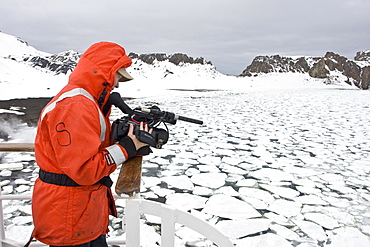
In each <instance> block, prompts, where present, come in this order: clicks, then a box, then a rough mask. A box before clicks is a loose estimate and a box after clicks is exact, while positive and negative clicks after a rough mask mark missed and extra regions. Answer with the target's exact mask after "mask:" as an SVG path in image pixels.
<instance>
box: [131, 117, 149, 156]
mask: <svg viewBox="0 0 370 247" xmlns="http://www.w3.org/2000/svg"><path fill="white" fill-rule="evenodd" d="M140 131H141V132H148V133H149V134H151V133H152V131H153V129H150V130H148V125H147V124H144V123H143V122H141V123H140ZM127 136H128V137H130V138H131V140H132V141H133V143H134V144H135V148H136V150H139V149H140V148H142V147H145V146H148V145H149V143H145V142H141V141H140V140H139V139H138V138H137V137H136V135H135V134H134V126H133V125H132V124H130V126H129V130H128V134H127Z"/></svg>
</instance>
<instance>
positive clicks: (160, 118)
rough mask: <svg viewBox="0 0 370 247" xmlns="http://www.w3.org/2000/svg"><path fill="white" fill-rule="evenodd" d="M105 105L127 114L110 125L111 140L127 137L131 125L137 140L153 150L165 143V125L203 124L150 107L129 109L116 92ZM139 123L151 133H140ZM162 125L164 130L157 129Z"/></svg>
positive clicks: (166, 134) (167, 132)
mask: <svg viewBox="0 0 370 247" xmlns="http://www.w3.org/2000/svg"><path fill="white" fill-rule="evenodd" d="M107 105H108V106H109V108H110V106H111V105H114V106H116V107H117V108H119V109H120V110H121V111H122V112H123V113H125V114H127V116H124V117H122V118H119V119H117V120H115V121H114V122H113V124H112V133H111V135H112V139H113V140H116V141H119V140H120V139H122V138H123V137H125V136H127V134H128V130H129V125H130V124H133V126H134V134H135V135H136V137H137V138H138V140H140V141H142V142H144V143H147V144H149V145H150V146H152V147H154V148H162V146H163V145H164V144H166V143H167V141H168V137H169V131H168V127H167V125H166V123H169V124H176V122H177V120H181V121H186V122H189V123H195V124H203V121H201V120H197V119H192V118H188V117H183V116H178V115H176V114H174V113H172V112H167V111H161V110H160V109H159V107H157V106H152V107H150V108H141V107H137V108H135V109H133V110H132V109H131V108H130V107H129V106H128V105H127V104H126V103H125V102H124V101H123V99H122V98H121V95H120V94H119V93H117V92H114V93H111V95H110V96H109V100H108V103H107ZM140 122H143V123H145V124H147V125H148V128H149V129H153V131H152V133H151V134H149V133H148V132H144V131H140ZM161 123H163V125H164V126H165V127H166V129H162V128H158V126H159V125H160V124H161Z"/></svg>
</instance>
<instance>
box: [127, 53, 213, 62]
mask: <svg viewBox="0 0 370 247" xmlns="http://www.w3.org/2000/svg"><path fill="white" fill-rule="evenodd" d="M129 57H131V58H132V59H134V58H136V59H140V60H141V61H143V62H145V63H147V64H153V63H154V61H159V62H161V61H169V62H170V63H173V64H175V65H180V64H184V63H190V64H210V65H212V63H211V62H209V61H206V60H205V59H204V58H203V57H198V58H193V57H189V56H188V55H186V54H183V53H175V54H172V55H167V54H165V53H148V54H136V53H133V52H131V53H130V54H129Z"/></svg>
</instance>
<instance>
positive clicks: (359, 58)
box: [240, 51, 370, 89]
mask: <svg viewBox="0 0 370 247" xmlns="http://www.w3.org/2000/svg"><path fill="white" fill-rule="evenodd" d="M272 72H279V73H285V72H294V73H308V74H309V75H310V76H311V77H313V78H320V79H325V80H326V83H331V82H332V81H335V80H339V79H338V76H337V75H336V74H338V73H339V74H341V75H343V76H344V78H346V79H345V82H347V83H348V84H353V85H356V86H357V87H359V88H361V89H369V86H370V51H363V52H357V54H356V56H355V58H354V60H349V59H347V58H346V57H343V56H340V55H338V54H336V53H334V52H327V53H326V54H325V56H323V57H299V58H293V57H282V56H279V55H274V56H258V57H256V58H254V60H253V61H252V63H251V65H249V66H248V67H247V68H246V69H245V70H244V71H243V72H242V73H241V74H240V76H258V74H261V73H272Z"/></svg>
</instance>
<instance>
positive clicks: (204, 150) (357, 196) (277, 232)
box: [0, 33, 370, 247]
mask: <svg viewBox="0 0 370 247" xmlns="http://www.w3.org/2000/svg"><path fill="white" fill-rule="evenodd" d="M4 40H5V41H6V42H8V44H9V46H8V47H9V50H11V52H12V53H11V54H14V57H15V58H16V60H17V59H18V58H20V57H22V56H23V55H25V54H37V53H38V52H37V51H35V50H33V49H32V48H30V47H28V46H26V45H25V44H24V43H20V44H18V43H17V42H19V41H17V40H16V39H14V38H12V37H7V36H6V35H4V34H2V33H0V42H5V41H4ZM14 42H15V43H14ZM12 44H14V46H12ZM0 52H3V49H0ZM13 52H14V53H13ZM6 54H9V53H6ZM6 54H5V53H0V78H1V79H0V88H1V90H0V99H1V100H6V99H13V98H26V97H41V96H42V97H51V96H53V95H54V94H55V93H56V92H57V91H59V89H60V88H61V87H62V86H64V85H65V83H66V81H67V78H68V75H59V76H54V75H53V74H49V73H45V72H42V71H41V70H37V69H35V68H31V67H29V66H26V64H23V63H20V62H19V60H17V61H15V60H13V59H10V58H8V55H6ZM135 62H136V63H134V64H133V67H132V68H131V69H129V70H130V71H129V72H130V73H131V74H133V76H134V78H135V80H134V81H131V82H127V83H125V84H122V85H121V87H120V88H119V90H118V91H119V92H120V93H121V95H122V96H126V97H133V98H135V99H134V100H130V101H128V102H127V103H128V104H129V105H130V106H132V107H136V106H139V105H141V106H142V105H147V104H152V103H153V102H156V104H157V105H158V106H159V107H160V108H161V109H162V110H166V111H170V112H175V113H177V114H179V115H183V116H188V117H193V118H197V119H201V120H203V121H204V125H202V126H199V125H195V124H190V123H185V122H180V121H179V122H178V123H177V124H176V126H169V129H170V140H169V142H168V143H167V144H166V145H165V146H164V147H163V149H161V150H153V151H154V152H153V154H151V155H150V156H147V157H145V158H144V163H143V177H142V180H143V182H142V186H141V190H142V193H141V196H142V197H144V198H147V199H150V198H151V199H156V200H159V201H163V202H164V203H166V204H169V205H170V206H173V207H175V208H177V209H180V210H184V211H188V212H191V213H192V214H194V215H196V216H197V217H199V218H201V219H204V220H206V221H208V222H210V223H211V224H215V225H216V226H217V228H218V229H220V230H221V231H222V232H223V233H224V234H225V235H226V236H228V237H229V238H230V239H232V240H233V243H235V244H236V245H237V246H266V247H269V246H299V247H305V246H335V247H337V246H339V247H352V246H353V247H354V246H370V239H369V236H370V213H369V210H368V208H369V206H370V204H369V202H370V190H369V188H370V182H369V181H370V180H369V174H370V166H369V162H370V149H369V145H370V141H369V140H370V139H369V136H370V131H369V128H368V123H369V122H370V114H367V113H368V111H369V100H368V99H369V91H361V90H357V89H356V88H353V87H351V86H349V85H346V84H342V85H324V84H323V83H322V81H320V80H318V79H312V78H309V77H308V76H306V75H303V74H293V73H275V74H268V75H261V76H258V77H251V78H238V77H231V76H225V75H222V74H220V73H218V72H217V71H215V70H214V69H213V68H212V67H209V66H205V67H203V68H202V67H200V65H185V66H183V67H176V66H174V65H173V64H170V63H157V64H155V66H156V69H153V68H154V67H153V66H149V65H146V64H141V65H140V64H139V62H138V61H135ZM139 67H141V68H142V69H140V70H139V69H138V68H139ZM166 69H168V70H169V71H172V72H173V73H174V74H168V75H167V76H166V77H163V71H166ZM19 71H22V73H19ZM169 89H182V90H169ZM194 89H198V91H194ZM200 89H207V90H200ZM21 112H22V109H17V108H12V109H0V113H7V114H13V115H19V114H21ZM121 115H122V114H121V113H120V112H119V110H117V109H113V113H112V120H114V119H115V118H118V117H120V116H121ZM17 124H19V123H17ZM5 127H6V128H5ZM11 127H12V126H11V125H7V126H6V123H3V122H2V123H1V127H0V130H4V129H6V131H9V129H10V128H11ZM31 129H32V131H29V130H30V127H27V126H20V127H19V128H18V133H12V134H13V136H12V138H13V139H11V140H10V141H12V142H22V141H23V140H28V141H29V140H33V138H34V134H35V131H34V130H35V129H34V128H31ZM15 134H16V135H15ZM0 141H2V140H1V139H0ZM33 161H34V154H33V153H5V154H0V177H1V181H0V185H1V193H2V194H10V195H13V194H29V193H31V191H32V185H33V182H34V180H35V179H36V178H37V176H38V169H37V164H33ZM117 176H118V171H117V172H115V173H114V174H113V175H112V178H113V180H114V181H115V180H116V178H117ZM117 206H118V212H120V217H123V211H124V210H123V208H124V207H125V203H124V200H117ZM3 207H4V224H5V227H6V234H7V236H8V237H10V238H12V239H16V240H18V241H23V240H25V241H26V240H27V239H28V238H29V234H28V233H29V232H30V231H32V225H31V208H30V206H29V201H4V202H3ZM146 220H147V222H152V223H151V224H148V223H146V222H144V220H142V222H141V224H142V227H143V229H142V231H143V233H142V234H143V235H144V236H147V237H146V239H145V241H147V242H146V243H143V246H151V245H150V244H151V243H153V241H157V240H158V239H159V234H158V231H156V229H158V226H157V225H156V224H158V221H159V220H158V219H155V218H153V217H150V216H146ZM110 237H111V238H112V239H114V238H118V237H125V236H124V231H123V230H122V228H121V224H120V221H119V220H112V224H111V236H110ZM176 243H178V245H177V246H184V245H185V244H186V243H187V244H190V243H193V245H194V246H197V245H196V244H198V245H199V246H201V245H200V244H202V243H203V244H205V243H206V244H208V242H206V241H204V240H203V239H202V237H201V236H198V235H197V234H194V232H192V231H191V230H189V229H186V228H184V227H180V226H176ZM203 246H207V245H203ZM208 246H212V245H211V244H209V245H208Z"/></svg>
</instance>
